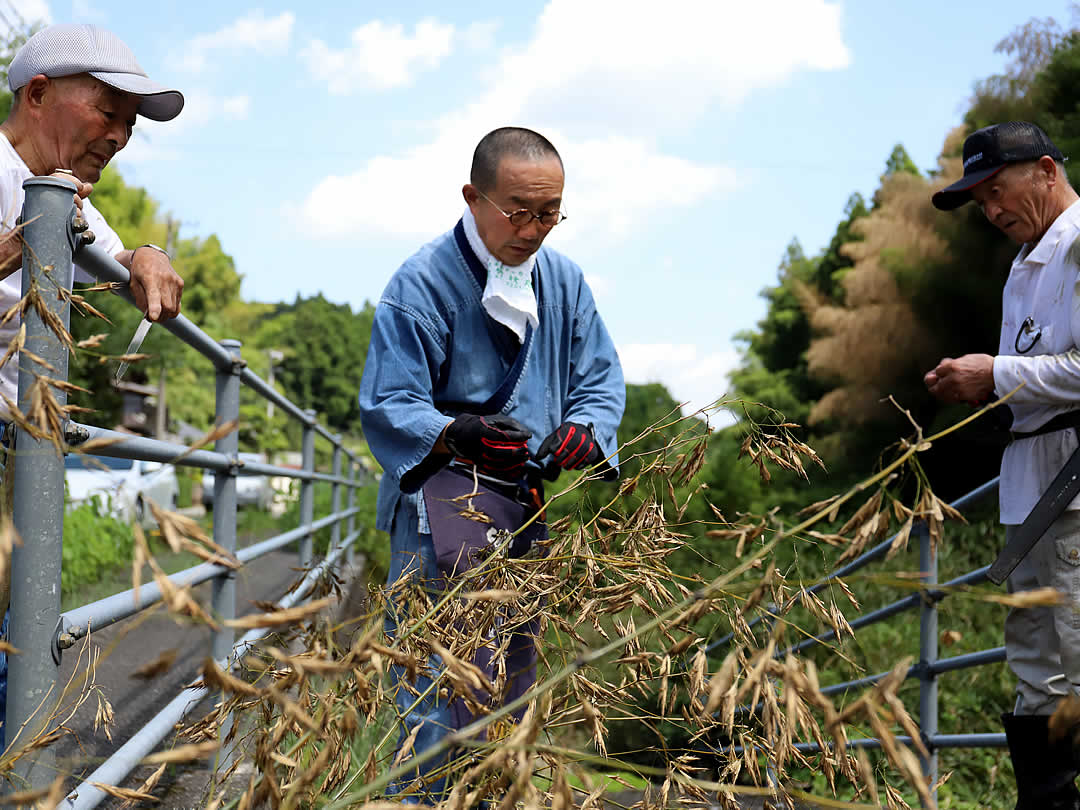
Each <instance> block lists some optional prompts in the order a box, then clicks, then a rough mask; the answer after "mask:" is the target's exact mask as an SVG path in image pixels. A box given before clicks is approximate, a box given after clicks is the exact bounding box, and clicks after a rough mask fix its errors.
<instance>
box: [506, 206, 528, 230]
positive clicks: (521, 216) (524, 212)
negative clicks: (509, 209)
mask: <svg viewBox="0 0 1080 810" xmlns="http://www.w3.org/2000/svg"><path fill="white" fill-rule="evenodd" d="M532 221H533V212H532V211H530V210H528V209H527V208H519V209H518V210H517V211H515V212H514V213H512V214H511V215H510V224H511V225H513V226H514V227H515V228H522V227H524V226H526V225H528V224H529V223H530V222H532Z"/></svg>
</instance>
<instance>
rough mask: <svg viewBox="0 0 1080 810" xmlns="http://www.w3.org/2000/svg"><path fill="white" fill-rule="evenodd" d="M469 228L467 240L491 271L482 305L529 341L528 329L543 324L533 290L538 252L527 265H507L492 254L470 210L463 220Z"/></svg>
mask: <svg viewBox="0 0 1080 810" xmlns="http://www.w3.org/2000/svg"><path fill="white" fill-rule="evenodd" d="M461 219H462V225H464V226H465V238H466V239H467V240H468V242H469V247H471V248H472V249H473V253H475V254H476V258H478V259H479V260H480V264H482V265H484V268H485V269H486V270H487V285H486V286H485V287H484V295H483V297H482V298H481V299H480V302H481V303H482V304H483V305H484V309H485V310H486V311H487V314H488V315H490V316H491V317H492V318H494V319H495V320H496V321H498V322H499V323H501V324H502V325H503V326H505V327H507V328H508V329H510V330H512V331H513V332H514V334H516V335H517V336H518V340H519V341H521V342H524V341H525V329H526V326H527V325H528V324H530V323H531V324H532V327H533V329H535V328H536V327H537V326H538V325H539V324H540V318H539V316H538V315H537V311H536V293H535V291H534V290H533V283H532V275H533V267H534V266H535V265H536V254H535V253H534V254H533V255H532V256H530V257H529V258H528V259H526V260H525V261H524V262H522V263H521V264H519V265H516V266H514V267H510V266H509V265H505V264H503V263H502V262H500V261H499V260H498V259H496V258H495V257H494V256H493V255H491V251H490V250H488V249H487V245H485V244H484V240H483V239H481V238H480V232H479V231H478V230H477V229H476V220H475V219H474V218H473V214H472V211H471V210H470V209H469V208H468V207H466V208H465V213H464V214H463V215H462V217H461Z"/></svg>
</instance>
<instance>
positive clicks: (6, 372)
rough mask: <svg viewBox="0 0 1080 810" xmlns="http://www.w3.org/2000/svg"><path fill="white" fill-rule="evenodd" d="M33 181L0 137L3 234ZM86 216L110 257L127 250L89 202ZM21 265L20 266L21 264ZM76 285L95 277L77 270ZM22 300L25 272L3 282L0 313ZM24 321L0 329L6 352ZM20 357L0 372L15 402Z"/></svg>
mask: <svg viewBox="0 0 1080 810" xmlns="http://www.w3.org/2000/svg"><path fill="white" fill-rule="evenodd" d="M31 177H33V173H32V172H31V171H30V169H28V168H27V166H26V163H24V162H23V159H22V158H21V157H19V153H18V152H16V151H15V147H13V146H12V145H11V143H10V142H9V141H8V139H7V138H5V137H4V136H3V135H0V233H6V232H9V231H12V230H14V229H15V221H16V220H17V219H18V218H19V216H20V215H21V214H22V207H23V200H24V199H25V198H26V195H25V193H24V192H23V187H22V184H23V181H24V180H28V179H29V178H31ZM83 216H84V217H85V218H86V221H87V223H89V225H90V230H91V231H93V232H94V236H95V241H94V244H96V245H98V246H99V247H101V248H102V249H104V250H105V252H106V253H108V254H109V255H110V256H115V255H116V254H117V253H119V252H120V251H121V250H123V249H124V245H123V243H122V242H121V241H120V237H119V236H117V235H116V231H114V230H113V229H112V228H110V227H109V225H108V223H107V222H105V218H104V217H102V216H101V214H100V213H98V210H97V209H96V208H94V205H93V203H91V202H90V200H84V201H83ZM20 264H21V262H20ZM75 275H76V278H75V280H76V281H81V282H87V281H93V280H94V277H93V276H91V275H88V274H87V273H85V272H82V271H81V270H80V269H79V268H78V267H76V274H75ZM20 298H22V271H21V270H16V271H15V272H14V273H12V274H11V275H9V276H8V277H7V278H5V279H3V280H0V312H6V311H7V310H8V308H9V307H11V306H13V305H14V304H15V303H16V302H17V301H18V300H19V299H20ZM20 323H21V319H20V318H19V316H17V315H16V316H15V317H14V318H12V319H11V320H10V321H8V322H7V323H6V324H4V325H2V326H0V346H3V347H4V348H5V349H6V348H7V347H8V345H10V343H11V341H12V340H13V339H14V338H15V336H16V335H17V334H18V332H19V325H20ZM18 392H19V355H18V354H16V355H14V356H13V357H12V358H11V359H10V360H8V361H7V363H5V364H4V366H3V367H2V368H0V393H3V394H4V395H5V396H7V397H8V398H9V399H11V401H12V402H17V401H18V397H19V393H18ZM6 416H7V406H6V405H4V401H3V400H2V399H0V418H6Z"/></svg>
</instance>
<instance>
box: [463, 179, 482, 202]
mask: <svg viewBox="0 0 1080 810" xmlns="http://www.w3.org/2000/svg"><path fill="white" fill-rule="evenodd" d="M461 196H462V197H464V198H465V202H466V203H468V204H469V205H472V204H473V203H474V202H476V201H477V200H478V199H480V193H479V192H478V191H477V190H476V186H474V185H473V184H472V183H466V184H465V185H463V186H462V187H461Z"/></svg>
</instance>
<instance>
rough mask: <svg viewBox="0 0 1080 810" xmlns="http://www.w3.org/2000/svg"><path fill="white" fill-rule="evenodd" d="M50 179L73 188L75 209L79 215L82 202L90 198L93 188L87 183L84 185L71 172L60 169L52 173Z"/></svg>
mask: <svg viewBox="0 0 1080 810" xmlns="http://www.w3.org/2000/svg"><path fill="white" fill-rule="evenodd" d="M50 177H53V178H55V179H56V180H63V181H64V182H65V183H70V184H71V185H73V186H75V207H76V208H78V209H79V213H82V201H83V200H84V199H86V198H87V197H89V196H90V192H91V191H93V190H94V187H93V186H92V185H90V184H89V183H84V182H83V181H82V180H80V179H79V178H78V177H76V176H75V175H74V174H72V173H71V172H68V171H62V170H60V169H57V170H56V171H55V172H53V173H52V174H51V175H50Z"/></svg>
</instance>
